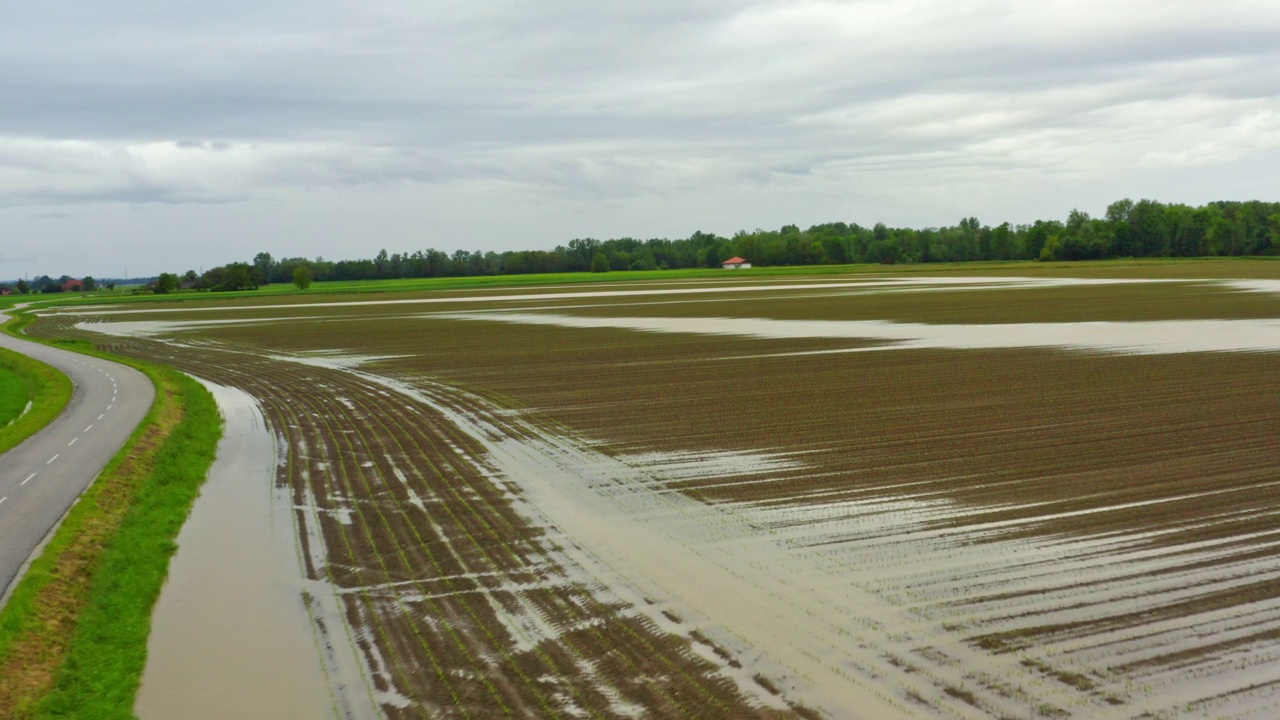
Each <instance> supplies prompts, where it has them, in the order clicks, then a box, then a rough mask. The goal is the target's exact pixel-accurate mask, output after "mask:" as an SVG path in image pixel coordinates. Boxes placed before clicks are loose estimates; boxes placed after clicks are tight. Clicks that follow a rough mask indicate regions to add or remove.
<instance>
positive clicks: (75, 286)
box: [62, 278, 84, 292]
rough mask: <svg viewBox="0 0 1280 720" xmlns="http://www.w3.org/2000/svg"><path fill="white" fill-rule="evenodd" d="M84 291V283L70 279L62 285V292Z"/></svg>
mask: <svg viewBox="0 0 1280 720" xmlns="http://www.w3.org/2000/svg"><path fill="white" fill-rule="evenodd" d="M81 290H84V281H83V280H76V279H75V278H72V279H70V280H68V281H66V282H64V283H62V292H79V291H81Z"/></svg>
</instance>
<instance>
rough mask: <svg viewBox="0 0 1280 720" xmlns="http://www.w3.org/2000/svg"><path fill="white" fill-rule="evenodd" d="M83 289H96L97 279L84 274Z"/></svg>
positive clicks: (88, 290) (87, 290)
mask: <svg viewBox="0 0 1280 720" xmlns="http://www.w3.org/2000/svg"><path fill="white" fill-rule="evenodd" d="M84 289H85V291H86V292H93V291H94V290H97V289H98V281H97V280H94V279H93V276H92V275H85V276H84Z"/></svg>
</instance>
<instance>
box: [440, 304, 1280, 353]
mask: <svg viewBox="0 0 1280 720" xmlns="http://www.w3.org/2000/svg"><path fill="white" fill-rule="evenodd" d="M432 317H436V318H454V319H459V320H489V321H492V322H509V323H523V324H530V325H554V326H558V327H569V328H616V329H627V330H639V331H644V332H670V333H692V334H700V335H737V336H744V337H758V338H765V339H796V338H834V339H840V338H847V339H850V340H879V341H882V342H884V343H886V344H885V345H883V346H881V347H873V348H857V350H856V351H857V352H871V351H876V350H895V349H897V350H901V349H917V350H919V349H938V350H999V349H1006V348H1009V349H1014V348H1059V349H1063V350H1089V351H1094V352H1111V353H1130V354H1140V355H1161V354H1167V353H1182V352H1243V351H1277V350H1280V320H1153V321H1144V322H1076V323H1007V324H997V325H929V324H925V323H896V322H886V321H882V320H766V319H762V318H680V317H578V316H573V315H555V314H550V313H548V314H543V313H447V314H443V313H442V314H438V315H434V316H432ZM819 352H849V351H847V350H836V351H826V350H824V351H819ZM796 354H804V353H796Z"/></svg>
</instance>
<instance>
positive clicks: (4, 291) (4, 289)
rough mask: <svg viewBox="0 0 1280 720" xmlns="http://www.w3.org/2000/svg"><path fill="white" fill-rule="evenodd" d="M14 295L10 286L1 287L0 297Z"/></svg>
mask: <svg viewBox="0 0 1280 720" xmlns="http://www.w3.org/2000/svg"><path fill="white" fill-rule="evenodd" d="M12 294H13V291H12V290H10V289H9V286H8V285H0V297H2V296H5V295H12Z"/></svg>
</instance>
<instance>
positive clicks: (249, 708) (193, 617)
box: [135, 382, 372, 720]
mask: <svg viewBox="0 0 1280 720" xmlns="http://www.w3.org/2000/svg"><path fill="white" fill-rule="evenodd" d="M204 384H205V386H206V387H207V388H208V389H209V390H210V391H211V392H212V393H213V395H214V397H215V398H216V399H217V401H218V406H219V407H220V408H221V409H222V412H223V416H224V418H225V422H226V429H225V433H224V435H223V439H222V441H221V442H220V443H219V445H218V458H217V461H216V462H215V463H214V465H213V467H212V469H211V470H210V472H209V479H208V481H207V482H206V483H205V485H204V488H203V491H202V492H201V495H200V498H199V499H198V500H197V501H196V504H195V507H194V508H193V510H192V512H191V516H190V518H189V519H188V521H187V523H186V524H185V525H184V526H183V528H182V533H181V534H180V535H179V536H178V546H179V549H178V552H177V554H175V555H174V557H173V561H172V562H171V563H170V565H169V578H168V580H167V582H166V583H165V586H164V589H163V590H162V591H161V594H160V599H159V601H158V602H157V604H156V609H155V613H154V616H153V620H152V630H151V637H150V640H149V642H148V646H147V666H146V669H145V671H144V673H143V677H142V687H141V688H140V690H139V692H138V700H137V705H136V708H135V710H136V712H137V714H138V716H139V717H140V718H142V720H152V719H154V720H166V719H168V718H185V719H187V720H201V719H202V718H208V719H209V720H220V719H222V718H232V717H238V718H252V717H263V718H267V717H270V718H307V719H308V720H310V719H311V718H328V717H337V716H338V715H339V713H338V712H336V711H335V710H336V708H338V707H340V706H342V705H344V704H346V703H347V702H348V701H349V698H345V697H340V696H339V695H337V694H336V693H335V691H334V690H333V689H331V688H330V685H331V683H334V682H336V681H340V680H341V679H342V678H337V679H336V680H335V679H334V678H331V677H327V676H326V669H325V668H324V667H323V666H322V664H321V656H320V651H319V648H318V647H317V643H316V641H315V640H314V639H313V631H312V628H311V627H310V622H309V619H308V614H307V609H306V606H305V605H304V604H303V599H302V589H303V579H302V577H301V573H300V570H299V567H298V559H297V552H296V550H295V545H294V538H293V527H292V520H291V517H290V513H289V503H288V496H287V495H286V496H284V497H277V496H276V491H275V464H276V461H277V456H276V446H275V441H274V438H273V437H272V435H271V433H270V432H269V431H268V430H267V428H266V426H265V424H264V422H263V418H262V415H261V413H260V412H259V410H258V407H257V405H256V404H255V403H254V401H253V399H252V398H251V397H250V396H249V395H247V394H245V393H244V392H242V391H240V390H236V389H234V388H228V387H223V386H220V385H215V384H212V383H208V382H206V383H204ZM361 692H363V690H362V689H359V688H358V692H356V693H352V695H354V696H355V697H356V698H357V699H358V697H359V694H360V693H361ZM351 711H352V708H349V707H348V708H344V711H343V715H346V716H354V717H371V716H372V715H371V714H370V713H367V712H366V713H363V714H360V713H356V714H354V715H351Z"/></svg>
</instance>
